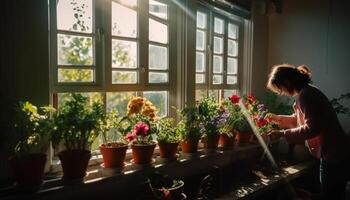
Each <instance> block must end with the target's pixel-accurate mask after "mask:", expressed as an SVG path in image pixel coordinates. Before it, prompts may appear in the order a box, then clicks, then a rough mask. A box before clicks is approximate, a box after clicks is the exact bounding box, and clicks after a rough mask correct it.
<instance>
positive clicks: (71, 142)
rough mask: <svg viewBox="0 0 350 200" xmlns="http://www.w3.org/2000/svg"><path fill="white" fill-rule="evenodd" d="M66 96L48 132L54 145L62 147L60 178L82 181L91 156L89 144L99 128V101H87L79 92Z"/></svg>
mask: <svg viewBox="0 0 350 200" xmlns="http://www.w3.org/2000/svg"><path fill="white" fill-rule="evenodd" d="M70 97H71V98H70V99H69V100H67V101H66V102H65V103H64V104H63V105H61V106H60V107H59V108H58V110H57V112H55V113H54V114H53V121H54V124H55V128H54V130H52V131H51V140H52V144H53V146H54V147H56V146H58V145H60V144H63V146H64V147H65V150H63V151H61V152H60V153H59V154H58V157H59V159H60V161H61V164H62V169H63V179H64V180H65V181H68V182H71V181H73V180H76V181H82V179H83V178H84V176H85V175H86V169H87V165H88V162H89V160H90V158H91V151H90V146H91V144H92V142H93V141H94V140H95V139H96V137H97V136H98V135H99V133H100V131H101V124H102V121H103V117H104V109H103V105H102V103H101V102H98V101H95V102H93V103H92V105H91V104H89V101H88V98H87V97H85V96H83V95H81V94H71V95H70Z"/></svg>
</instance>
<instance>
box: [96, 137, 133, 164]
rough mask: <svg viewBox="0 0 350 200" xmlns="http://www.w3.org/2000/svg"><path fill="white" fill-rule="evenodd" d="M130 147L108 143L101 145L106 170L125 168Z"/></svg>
mask: <svg viewBox="0 0 350 200" xmlns="http://www.w3.org/2000/svg"><path fill="white" fill-rule="evenodd" d="M127 149H128V145H126V144H123V143H118V142H114V143H107V144H102V145H100V151H101V154H102V157H103V163H104V167H105V168H123V167H124V160H125V156H126V150H127Z"/></svg>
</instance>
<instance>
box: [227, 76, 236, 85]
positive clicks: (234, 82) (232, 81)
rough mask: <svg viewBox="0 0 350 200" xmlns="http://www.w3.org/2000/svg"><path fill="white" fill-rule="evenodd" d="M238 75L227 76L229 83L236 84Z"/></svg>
mask: <svg viewBox="0 0 350 200" xmlns="http://www.w3.org/2000/svg"><path fill="white" fill-rule="evenodd" d="M236 83H237V76H227V84H236Z"/></svg>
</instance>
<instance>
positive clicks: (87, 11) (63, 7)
mask: <svg viewBox="0 0 350 200" xmlns="http://www.w3.org/2000/svg"><path fill="white" fill-rule="evenodd" d="M57 29H59V30H67V31H75V32H84V33H91V32H92V0H75V1H73V0H59V1H57Z"/></svg>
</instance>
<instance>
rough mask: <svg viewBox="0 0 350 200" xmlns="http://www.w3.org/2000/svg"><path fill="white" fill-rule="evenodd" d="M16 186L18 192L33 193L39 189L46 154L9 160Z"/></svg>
mask: <svg viewBox="0 0 350 200" xmlns="http://www.w3.org/2000/svg"><path fill="white" fill-rule="evenodd" d="M9 161H10V164H11V167H12V171H13V176H14V179H15V181H16V186H17V188H18V189H19V190H20V191H24V192H35V191H38V190H39V189H40V188H41V185H42V183H43V177H44V168H45V163H46V154H39V153H38V154H29V155H26V156H20V157H11V158H10V159H9Z"/></svg>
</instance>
